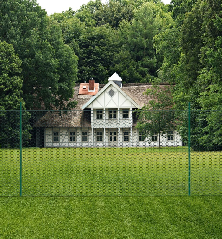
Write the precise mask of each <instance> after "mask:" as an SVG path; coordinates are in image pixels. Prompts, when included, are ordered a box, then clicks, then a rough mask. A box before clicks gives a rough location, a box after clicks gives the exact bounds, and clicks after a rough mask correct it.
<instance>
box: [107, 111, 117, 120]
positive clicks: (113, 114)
mask: <svg viewBox="0 0 222 239" xmlns="http://www.w3.org/2000/svg"><path fill="white" fill-rule="evenodd" d="M110 116H111V117H110ZM114 116H115V117H114ZM108 117H109V119H117V109H109V110H108Z"/></svg>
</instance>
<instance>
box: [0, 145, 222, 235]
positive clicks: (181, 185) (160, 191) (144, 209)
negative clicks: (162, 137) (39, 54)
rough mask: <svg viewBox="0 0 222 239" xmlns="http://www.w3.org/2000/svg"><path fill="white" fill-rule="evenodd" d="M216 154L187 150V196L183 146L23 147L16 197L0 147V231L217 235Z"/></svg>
mask: <svg viewBox="0 0 222 239" xmlns="http://www.w3.org/2000/svg"><path fill="white" fill-rule="evenodd" d="M221 161H222V155H221V152H211V153H209V152H201V153H200V152H198V153H196V152H192V153H191V162H192V165H191V166H192V167H191V179H192V180H191V196H187V195H188V155H187V149H186V148H175V149H170V148H168V149H167V148H165V149H145V148H131V149H130V148H122V149H115V148H109V149H108V148H107V149H99V148H94V149H89V148H88V149H81V148H78V149H69V148H66V149H24V150H23V172H22V173H23V178H22V185H23V187H22V193H23V196H24V197H19V190H20V187H19V185H20V181H19V151H18V150H7V149H4V150H3V149H2V150H0V238H104V239H105V238H155V239H156V238H169V239H171V238H200V239H202V238H210V239H211V238H222V196H221V194H222V189H221V185H222V184H221V174H222V173H221ZM194 173H195V174H194ZM195 195H196V196H195ZM197 195H211V196H197ZM213 195H215V196H213Z"/></svg>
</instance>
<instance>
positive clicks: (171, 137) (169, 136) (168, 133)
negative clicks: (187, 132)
mask: <svg viewBox="0 0 222 239" xmlns="http://www.w3.org/2000/svg"><path fill="white" fill-rule="evenodd" d="M167 140H169V141H172V140H173V131H168V132H167Z"/></svg>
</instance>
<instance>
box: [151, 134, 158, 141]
mask: <svg viewBox="0 0 222 239" xmlns="http://www.w3.org/2000/svg"><path fill="white" fill-rule="evenodd" d="M151 138H152V141H153V142H156V141H157V134H154V135H152V137H151Z"/></svg>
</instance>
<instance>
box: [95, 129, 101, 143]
mask: <svg viewBox="0 0 222 239" xmlns="http://www.w3.org/2000/svg"><path fill="white" fill-rule="evenodd" d="M98 139H101V140H98ZM96 142H103V132H102V131H97V132H96Z"/></svg>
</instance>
